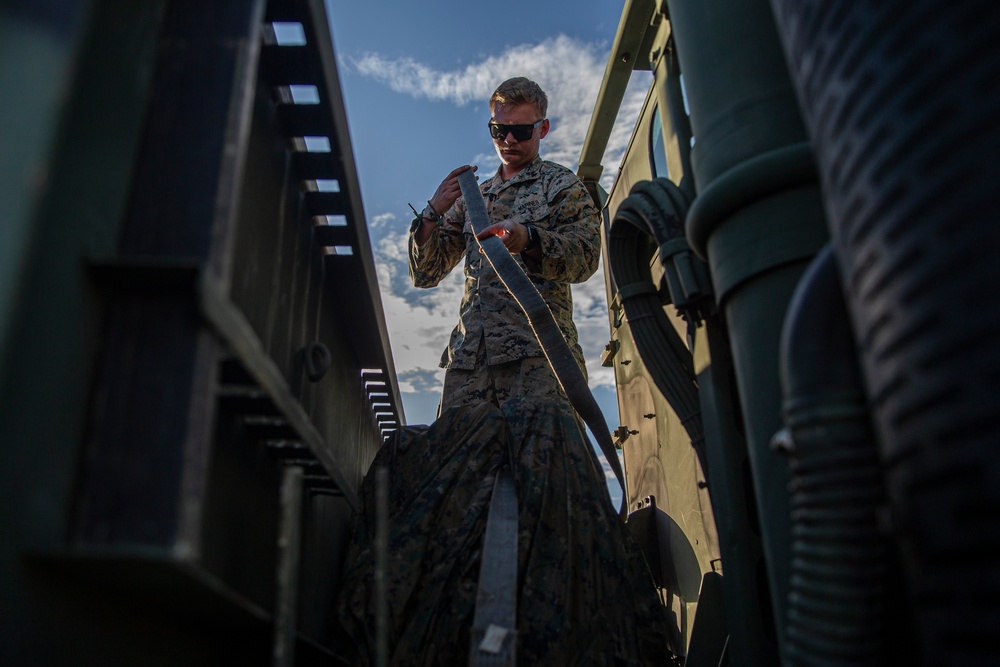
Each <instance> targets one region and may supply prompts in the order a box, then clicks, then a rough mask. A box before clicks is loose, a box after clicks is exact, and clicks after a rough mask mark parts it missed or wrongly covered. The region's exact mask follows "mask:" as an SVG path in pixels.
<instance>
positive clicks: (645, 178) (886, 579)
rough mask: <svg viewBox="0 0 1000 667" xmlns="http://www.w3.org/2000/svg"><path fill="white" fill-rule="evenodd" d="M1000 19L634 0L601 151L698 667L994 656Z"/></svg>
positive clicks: (679, 620) (627, 343) (621, 322)
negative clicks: (609, 172) (643, 85)
mask: <svg viewBox="0 0 1000 667" xmlns="http://www.w3.org/2000/svg"><path fill="white" fill-rule="evenodd" d="M998 27H1000V11H998V10H997V9H996V7H995V6H993V5H989V4H987V3H976V2H969V3H957V4H948V3H942V2H932V1H928V2H915V3H914V2H907V3H903V2H884V3H864V2H861V3H847V2H822V1H820V2H800V1H798V0H772V2H770V3H768V2H758V1H750V2H730V1H728V0H706V1H704V2H697V3H692V2H681V1H680V0H677V1H674V0H662V1H661V0H634V1H631V2H627V3H626V7H625V10H624V12H623V15H622V20H621V23H620V24H619V26H618V31H617V34H616V37H615V41H614V45H613V47H612V52H611V55H610V59H609V61H608V65H607V69H606V72H605V76H604V80H603V83H602V87H601V91H600V94H599V99H598V102H597V106H596V109H595V112H594V115H593V117H592V120H591V124H590V129H589V133H588V137H587V141H586V144H585V146H584V148H583V152H582V156H581V159H580V164H579V168H578V174H579V175H580V176H581V178H582V179H583V180H584V181H585V182H587V183H588V188H589V189H590V191H591V193H592V196H593V197H594V199H595V201H597V202H598V203H599V204H600V205H601V206H602V208H603V210H604V215H605V225H606V226H605V240H606V243H605V259H606V262H607V265H608V269H609V270H608V271H607V295H608V301H609V304H610V313H609V317H610V330H611V338H610V341H609V343H608V346H607V349H606V351H605V355H604V360H605V365H607V366H613V367H614V370H615V376H616V383H617V386H618V398H619V412H620V416H621V426H620V428H619V429H618V431H617V444H618V446H619V447H620V449H621V451H622V455H623V459H624V467H625V474H626V478H627V483H628V491H627V495H628V502H629V506H630V510H631V511H632V515H631V517H630V522H633V521H634V522H636V526H637V527H638V526H642V528H641V530H637V531H636V532H637V534H642V535H644V536H645V544H646V555H647V561H648V562H649V563H650V565H651V568H652V571H653V573H654V577H656V578H657V584H658V586H659V587H660V590H661V596H662V598H663V601H664V603H665V604H666V605H667V606H668V607H669V609H670V610H671V611H672V614H673V620H672V625H673V628H672V630H673V635H674V638H675V641H674V646H673V647H672V649H673V651H674V653H675V655H676V656H677V659H678V661H680V660H683V664H685V665H709V664H710V665H718V664H729V665H776V664H785V665H821V664H822V665H835V664H836V665H841V664H842V665H848V664H850V665H857V664H867V665H874V664H887V665H888V664H939V663H944V664H962V665H968V664H976V665H987V664H997V662H998V653H1000V652H998V650H997V649H996V647H995V642H994V641H993V640H992V634H993V632H994V629H995V628H996V627H1000V625H998V615H997V611H998V603H1000V596H998V594H997V593H998V589H997V572H998V567H1000V560H998V556H1000V553H998V551H997V549H996V540H997V537H996V536H997V534H998V533H997V530H996V521H997V519H998V517H1000V514H998V513H997V507H998V505H997V500H998V493H1000V486H998V484H997V480H998V479H1000V478H998V470H1000V456H998V454H997V452H996V448H995V445H996V442H997V440H998V438H1000V422H998V420H997V415H998V414H1000V413H998V410H997V405H998V403H1000V402H998V389H997V382H996V378H997V368H998V366H997V362H998V359H1000V356H998V341H1000V338H998V336H997V333H998V329H997V326H998V321H1000V318H998V312H1000V311H998V308H997V301H996V299H995V297H994V295H993V294H992V293H993V291H994V288H995V286H996V285H997V284H998V280H997V269H996V262H995V261H993V259H992V258H991V255H992V253H993V251H994V249H995V248H997V245H998V243H997V242H998V241H1000V234H998V231H997V225H996V219H997V206H996V205H995V204H994V203H993V202H992V201H991V199H992V198H991V196H990V194H989V193H990V190H991V188H990V186H989V185H988V183H989V181H990V180H991V176H990V168H989V166H988V165H991V164H992V163H993V162H994V161H995V160H996V158H997V157H998V156H1000V151H998V148H1000V143H998V137H1000V132H998V129H997V124H996V121H995V113H996V110H997V103H998V100H1000V97H998V93H997V90H998V89H997V83H998V82H1000V81H998V73H1000V70H998V68H997V65H998V63H1000V52H998V50H997V48H996V46H995V44H994V43H993V41H992V40H991V38H990V37H989V35H990V34H991V33H992V32H993V31H995V30H996V29H997V28H998ZM636 70H648V71H651V72H652V77H653V83H652V85H651V87H650V88H649V92H648V96H647V97H646V100H645V104H644V106H643V108H642V112H641V114H640V115H639V118H638V119H637V120H636V123H635V129H634V132H633V134H632V138H631V141H630V143H629V146H628V149H627V152H626V154H625V156H624V159H623V160H622V163H621V167H620V168H619V170H618V172H617V173H616V174H614V181H613V185H612V186H611V187H610V190H608V191H607V192H605V190H604V188H602V187H601V177H602V168H601V158H602V156H603V154H604V151H605V148H606V146H607V140H608V137H609V135H610V132H611V127H612V123H613V121H614V119H615V116H616V114H617V112H618V108H619V105H620V103H621V100H622V96H623V94H624V91H625V88H626V85H627V83H628V81H629V78H630V75H631V73H632V72H634V71H636Z"/></svg>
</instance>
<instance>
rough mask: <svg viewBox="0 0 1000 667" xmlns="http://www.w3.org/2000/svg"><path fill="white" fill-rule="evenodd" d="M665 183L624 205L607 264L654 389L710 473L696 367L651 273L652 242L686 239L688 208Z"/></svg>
mask: <svg viewBox="0 0 1000 667" xmlns="http://www.w3.org/2000/svg"><path fill="white" fill-rule="evenodd" d="M663 180H665V179H657V181H644V182H642V183H639V184H637V185H636V186H635V187H633V188H632V191H631V193H630V194H629V196H628V197H626V198H625V200H624V201H622V203H621V205H620V206H619V207H618V210H617V211H616V213H615V217H614V220H612V223H611V231H610V234H609V239H608V261H609V263H610V265H611V272H612V275H613V276H614V279H615V283H616V285H617V286H618V294H619V298H620V299H621V302H622V307H623V308H624V309H625V317H626V319H627V320H628V325H629V328H630V330H631V332H632V338H633V340H634V341H635V345H636V349H637V350H638V351H639V356H640V357H641V358H642V361H643V363H644V364H645V365H646V368H647V369H648V370H649V373H650V376H651V377H652V379H653V383H654V384H655V385H656V388H657V389H659V391H660V393H661V394H663V396H664V398H666V400H667V402H668V403H669V404H670V407H671V408H672V409H673V410H674V412H676V413H677V416H678V417H679V418H680V421H681V424H682V425H683V426H684V428H685V429H686V431H687V433H688V436H689V437H690V438H691V443H692V445H694V447H695V450H696V451H697V452H698V456H699V458H700V459H701V464H702V466H703V469H706V470H707V462H706V461H705V460H704V455H703V452H702V450H703V443H704V430H703V427H702V421H701V407H700V403H699V399H698V385H697V380H696V378H695V372H694V361H693V359H692V357H691V351H690V350H688V348H687V346H686V345H685V344H684V342H683V341H682V340H681V338H680V336H679V335H678V334H677V330H676V329H674V326H673V325H672V324H671V322H670V319H669V318H668V317H667V315H666V313H665V312H664V311H663V304H662V303H661V300H660V296H659V294H658V293H657V289H656V287H655V285H654V284H653V281H652V277H651V274H650V271H649V262H650V259H651V256H652V250H653V247H652V246H651V244H650V242H649V241H650V239H653V240H655V241H656V244H657V245H663V244H664V243H666V242H668V241H670V240H673V239H678V238H680V239H683V238H684V220H683V214H684V212H685V210H686V207H684V206H683V203H682V202H679V201H677V200H676V199H675V198H673V197H672V196H671V194H670V187H669V186H667V185H666V184H664V183H662V182H661V181H663ZM671 185H672V184H671Z"/></svg>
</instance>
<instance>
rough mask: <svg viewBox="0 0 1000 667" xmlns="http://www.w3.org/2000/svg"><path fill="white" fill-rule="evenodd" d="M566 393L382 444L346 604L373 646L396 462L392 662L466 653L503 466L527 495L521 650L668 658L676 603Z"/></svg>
mask: <svg viewBox="0 0 1000 667" xmlns="http://www.w3.org/2000/svg"><path fill="white" fill-rule="evenodd" d="M581 429H582V427H581V425H580V423H579V421H578V420H577V418H576V416H575V414H574V413H573V411H572V409H571V408H570V407H569V405H568V404H567V403H543V402H532V403H529V402H526V401H522V400H514V401H510V402H508V403H505V404H504V405H503V407H502V408H497V407H496V406H494V405H492V404H480V405H475V406H466V407H461V408H453V409H451V410H447V411H446V412H445V413H444V414H443V415H442V416H441V418H439V419H438V420H437V421H436V422H435V423H434V424H431V425H430V426H413V427H407V428H404V429H401V430H400V431H399V432H397V434H396V436H395V438H394V439H392V440H390V441H389V442H388V443H387V444H386V445H385V446H384V447H383V448H382V450H381V451H380V452H379V454H378V456H377V458H376V460H375V461H374V463H373V464H372V468H371V471H370V472H369V475H368V477H367V478H366V479H365V481H364V484H363V485H362V489H361V504H362V507H361V510H360V512H359V513H357V514H356V515H355V516H354V518H353V521H352V543H351V545H350V548H349V549H350V550H349V554H348V558H347V567H346V571H345V576H344V581H345V587H344V590H343V593H342V596H341V599H340V602H339V609H338V612H339V616H340V620H341V622H342V623H343V625H344V627H345V628H346V630H347V631H348V633H349V634H350V635H351V636H352V637H353V639H354V641H355V643H356V646H357V649H358V651H359V653H360V657H361V660H360V661H361V664H371V663H372V662H374V656H375V627H376V623H375V596H374V583H373V581H374V563H375V555H374V550H373V540H374V535H375V474H374V471H375V470H376V469H377V468H378V467H380V466H381V467H385V468H386V469H387V470H388V471H389V479H390V484H389V522H390V531H389V538H388V542H389V548H388V554H389V555H388V558H389V564H388V572H387V577H388V591H389V594H388V600H389V619H388V634H389V654H390V659H389V664H391V665H449V666H452V665H460V664H465V662H466V657H467V655H468V644H469V628H470V627H471V624H472V618H473V614H474V610H475V601H476V582H477V579H478V576H479V565H480V556H481V546H482V541H483V534H484V532H485V528H486V518H487V513H488V509H489V502H490V496H491V493H492V489H493V482H494V479H495V477H496V474H497V471H498V470H499V469H500V467H501V466H502V465H503V463H504V462H505V461H506V460H507V457H508V452H509V453H510V457H511V460H512V461H513V466H512V469H513V475H514V478H515V485H516V487H517V495H518V511H519V521H518V525H519V533H518V547H519V555H518V625H517V631H518V637H517V641H518V655H517V657H518V664H519V665H590V664H597V665H647V664H665V663H666V662H667V657H666V656H668V655H669V653H668V651H667V648H666V647H667V639H666V630H665V628H666V622H665V618H664V611H663V608H662V606H661V605H660V603H659V600H658V598H657V595H656V591H655V589H654V588H653V584H652V581H651V579H650V576H649V573H648V570H647V569H646V565H645V562H644V561H643V557H642V554H641V553H640V551H639V549H638V547H637V546H636V544H635V542H634V541H633V540H632V538H631V536H630V535H629V534H628V533H627V529H626V528H625V526H624V524H623V523H622V522H621V520H620V519H619V518H618V516H617V514H616V512H615V509H614V507H613V506H612V504H611V501H610V499H609V498H608V493H607V488H606V486H605V480H604V475H603V473H602V472H601V470H600V469H599V468H598V466H597V463H596V461H595V460H594V457H593V455H592V454H591V451H590V444H589V442H588V441H587V439H586V436H585V435H584V434H583V431H582V430H581Z"/></svg>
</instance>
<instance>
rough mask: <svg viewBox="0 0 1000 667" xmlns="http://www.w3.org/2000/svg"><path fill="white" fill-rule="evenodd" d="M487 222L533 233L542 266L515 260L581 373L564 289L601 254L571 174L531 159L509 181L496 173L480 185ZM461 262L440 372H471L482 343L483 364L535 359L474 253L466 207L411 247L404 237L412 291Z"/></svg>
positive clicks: (521, 321)
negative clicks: (456, 305)
mask: <svg viewBox="0 0 1000 667" xmlns="http://www.w3.org/2000/svg"><path fill="white" fill-rule="evenodd" d="M480 190H482V192H483V196H484V198H485V199H486V207H487V210H488V211H489V214H490V221H491V222H494V223H495V222H500V221H501V220H514V221H516V222H520V223H524V224H526V225H532V226H534V227H535V229H536V231H537V232H538V238H539V240H540V242H541V250H542V253H543V257H542V260H541V261H538V260H535V259H532V258H531V257H528V256H522V255H514V258H515V259H516V260H517V262H518V264H520V265H521V266H522V267H524V268H525V269H526V273H527V274H528V276H529V277H530V278H531V279H532V282H534V284H535V287H537V288H538V291H539V293H540V294H541V295H542V298H543V299H545V302H546V303H547V304H548V306H549V309H550V310H551V311H552V315H553V317H554V318H555V320H556V322H557V323H558V324H559V328H560V329H561V330H562V333H563V335H564V336H565V337H566V341H567V342H568V343H569V345H570V348H571V349H572V350H573V353H574V355H575V356H576V359H577V362H578V363H579V364H580V367H581V368H584V369H585V364H584V358H583V350H582V349H581V348H580V344H579V342H578V336H577V332H576V326H575V325H574V324H573V297H572V295H571V293H570V286H569V285H570V283H579V282H583V281H585V280H586V279H587V278H589V277H590V276H591V275H593V273H594V271H596V270H597V265H598V262H599V261H600V254H601V231H600V216H599V215H598V211H597V208H596V207H595V206H594V203H593V200H592V199H591V198H590V195H589V194H588V193H587V190H586V189H585V188H584V187H583V183H582V182H581V181H580V179H579V178H577V176H576V174H574V173H573V172H572V171H570V170H569V169H567V168H566V167H563V166H562V165H558V164H556V163H554V162H549V161H547V160H542V159H541V158H536V159H535V160H534V162H532V163H531V164H529V165H528V166H527V167H525V168H524V169H522V170H521V171H520V172H519V173H518V174H517V175H516V176H514V178H512V179H510V180H509V181H504V180H503V179H502V178H500V171H499V169H498V170H497V173H496V174H495V175H494V176H493V177H492V178H490V179H489V180H487V181H485V182H484V183H482V184H481V185H480ZM463 255H464V256H465V295H464V296H463V298H462V308H461V312H460V315H459V322H458V326H456V327H455V329H454V331H452V333H451V341H450V342H449V344H448V349H447V350H445V352H444V354H443V355H442V357H441V366H442V367H443V368H459V369H467V370H470V369H472V368H474V367H475V361H476V351H477V348H478V346H479V340H480V337H481V336H482V337H483V338H484V340H485V342H486V358H487V359H488V360H489V364H490V365H493V364H500V363H503V362H507V361H514V360H516V359H523V358H525V357H533V356H541V355H542V349H541V346H540V345H539V344H538V340H537V339H536V337H535V334H534V333H533V332H532V330H531V326H530V325H529V324H528V320H527V317H526V316H525V315H524V312H523V311H522V310H521V308H520V307H519V306H518V305H517V303H516V302H515V301H514V299H513V298H512V297H511V296H510V293H509V292H508V291H507V288H506V287H505V286H504V284H503V283H502V282H501V281H500V278H499V276H497V274H496V272H495V271H494V270H493V267H492V266H491V265H490V263H489V262H488V261H487V260H486V256H485V255H483V254H482V253H480V252H479V245H478V243H476V239H475V235H474V234H473V233H472V223H471V221H470V219H469V216H468V213H467V209H466V206H465V200H464V199H462V198H461V197H459V199H458V200H457V201H456V202H455V205H454V206H452V207H451V209H450V210H449V211H448V212H447V213H446V214H445V216H444V220H443V221H442V224H441V225H440V226H439V227H437V228H436V229H435V230H434V231H433V232H431V236H430V238H428V240H427V242H426V243H424V245H422V246H419V245H417V243H416V241H415V240H414V235H413V233H412V231H411V233H410V241H409V264H410V278H411V279H412V280H413V284H414V285H415V286H416V287H434V286H435V285H437V284H438V283H439V282H441V280H442V279H443V278H444V277H445V276H446V275H448V273H449V272H450V271H451V270H452V269H453V268H454V267H455V265H457V264H458V261H459V260H460V259H461V258H462V256H463Z"/></svg>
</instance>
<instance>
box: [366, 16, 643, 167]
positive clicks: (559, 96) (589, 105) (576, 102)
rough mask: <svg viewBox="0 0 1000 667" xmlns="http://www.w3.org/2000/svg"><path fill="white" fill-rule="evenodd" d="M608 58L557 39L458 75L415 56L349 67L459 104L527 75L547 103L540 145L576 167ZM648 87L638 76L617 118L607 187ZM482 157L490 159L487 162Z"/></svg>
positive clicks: (603, 49)
mask: <svg viewBox="0 0 1000 667" xmlns="http://www.w3.org/2000/svg"><path fill="white" fill-rule="evenodd" d="M607 58H608V48H607V45H604V44H598V43H593V42H585V41H582V40H578V39H574V38H571V37H567V36H565V35H558V36H556V37H553V38H550V39H547V40H545V41H543V42H540V43H538V44H523V45H520V46H515V47H511V48H508V49H507V50H506V51H504V52H503V53H501V54H499V55H496V56H491V57H488V58H485V59H484V60H481V61H479V62H475V63H471V64H469V65H466V66H465V67H464V68H463V69H458V70H452V71H439V70H435V69H433V68H431V67H429V66H427V65H425V64H423V63H419V62H417V61H415V60H413V59H411V58H399V59H395V60H389V59H386V58H383V57H382V56H380V55H378V54H377V53H367V54H364V55H363V56H361V57H359V58H355V59H353V60H350V61H349V62H350V64H351V66H353V68H354V69H355V70H356V71H357V72H358V73H359V74H361V75H363V76H367V77H369V78H372V79H374V80H376V81H380V82H382V83H384V84H385V85H387V86H389V87H390V88H391V89H392V90H395V91H397V92H400V93H405V94H407V95H411V96H413V97H415V98H426V99H429V100H438V101H450V102H452V103H454V104H457V105H459V106H464V105H466V104H469V103H470V102H473V103H485V102H486V101H487V100H488V99H489V96H490V95H491V94H492V93H493V90H494V88H496V85H497V83H499V82H500V81H503V80H504V79H507V78H509V77H511V76H527V77H528V78H530V79H533V80H534V81H537V82H538V85H540V86H541V87H542V89H543V90H545V92H546V94H547V95H548V98H549V113H548V117H549V119H550V120H551V121H552V130H551V132H549V134H548V136H547V137H546V138H545V140H544V141H543V142H542V153H543V156H544V157H545V158H547V159H549V160H553V161H555V162H559V163H560V164H565V165H566V166H568V167H570V168H571V169H575V168H576V164H577V161H578V160H579V157H580V150H581V148H582V147H583V140H584V138H585V137H586V135H587V128H588V126H589V124H590V116H591V114H592V113H593V110H594V104H595V102H596V100H597V93H598V90H599V89H600V86H601V79H602V78H603V76H604V68H605V65H606V63H607ZM649 82H650V76H649V74H648V73H646V72H637V73H635V74H633V76H632V81H631V83H630V84H629V87H628V90H627V92H626V95H625V99H624V100H623V102H622V113H620V114H619V116H620V117H621V118H623V119H626V122H624V123H619V124H617V125H616V127H615V129H614V130H613V131H612V134H611V140H610V141H609V143H608V148H607V151H606V152H605V156H604V161H603V163H604V165H605V178H603V179H602V182H603V183H604V185H605V187H607V186H609V185H610V183H611V179H612V178H613V176H614V173H615V171H616V170H617V167H618V161H619V160H620V159H621V157H622V155H623V154H624V152H625V147H626V146H627V144H628V140H629V137H630V136H631V132H632V122H633V121H634V119H635V118H636V117H637V115H638V111H639V109H640V107H641V106H642V102H643V100H644V98H645V94H646V89H647V88H648V87H649ZM481 157H484V161H485V159H486V156H481ZM489 159H491V160H492V162H493V163H494V164H497V162H496V156H494V155H492V154H490V156H489ZM484 169H485V167H484ZM484 173H486V172H484Z"/></svg>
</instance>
